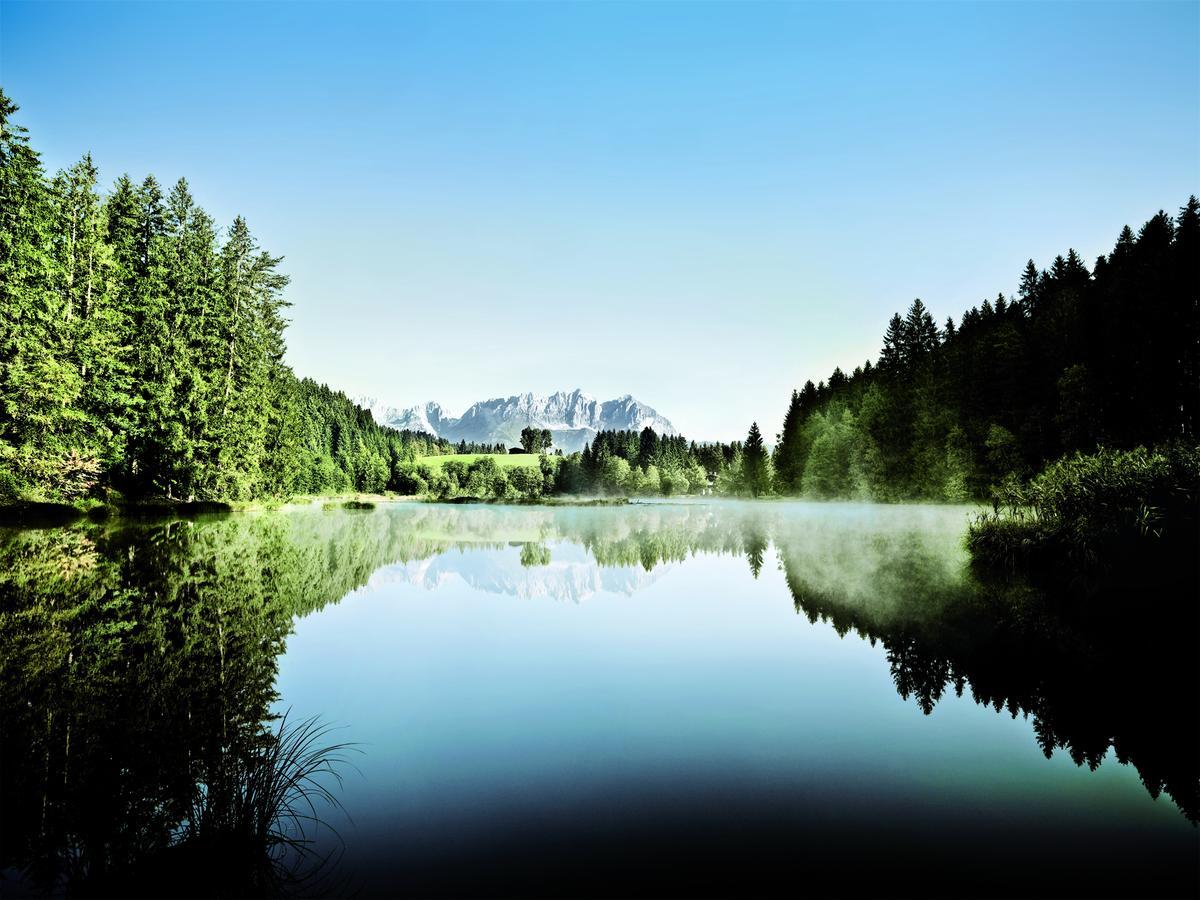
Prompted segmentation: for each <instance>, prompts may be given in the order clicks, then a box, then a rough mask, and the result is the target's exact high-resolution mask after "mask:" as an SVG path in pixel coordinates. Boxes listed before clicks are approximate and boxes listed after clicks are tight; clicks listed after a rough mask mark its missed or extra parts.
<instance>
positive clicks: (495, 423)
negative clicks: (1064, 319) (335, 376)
mask: <svg viewBox="0 0 1200 900" xmlns="http://www.w3.org/2000/svg"><path fill="white" fill-rule="evenodd" d="M357 402H358V404H359V406H362V407H365V408H366V409H369V410H371V414H372V415H373V416H374V417H375V421H376V422H379V423H380V424H382V425H387V426H390V427H391V428H396V429H401V430H403V429H408V430H410V431H424V432H426V433H428V434H432V435H435V436H437V437H440V438H445V439H446V440H450V441H455V442H457V441H474V442H477V443H487V444H495V443H505V444H508V445H509V446H516V445H518V444H520V442H521V429H522V428H525V427H526V426H533V427H535V428H546V429H549V431H550V434H551V436H552V438H553V440H554V447H555V449H559V450H562V451H563V452H564V453H572V452H574V451H576V450H582V449H583V447H584V445H585V444H587V443H588V442H589V441H591V439H592V438H593V437H594V436H595V434H596V432H597V431H608V430H613V429H619V430H630V431H641V430H642V429H643V428H645V427H646V426H647V425H649V426H650V427H651V428H653V429H654V430H655V431H657V432H658V433H659V434H676V433H677V432H676V430H675V426H674V425H672V424H671V422H670V420H669V419H667V418H666V417H665V416H662V415H660V414H659V413H658V411H657V410H655V409H653V408H652V407H649V406H646V405H645V404H644V403H640V402H639V401H637V400H635V399H634V398H633V397H632V396H630V395H629V394H626V395H625V396H623V397H618V398H616V399H615V400H603V401H601V400H597V399H596V398H595V397H593V396H591V395H590V394H585V393H584V392H583V391H581V390H579V389H576V390H573V391H570V392H567V391H558V392H557V393H554V394H551V395H550V396H549V397H536V396H534V395H533V394H531V393H526V394H516V395H514V396H512V397H496V398H494V399H491V400H481V401H479V402H478V403H473V404H471V406H470V407H469V408H468V409H467V411H466V412H464V413H463V414H462V415H461V416H458V417H457V418H456V417H454V416H451V415H450V414H449V413H447V412H446V410H445V409H443V408H442V406H441V405H440V404H438V403H432V402H431V403H424V404H421V405H418V406H410V407H408V408H406V409H400V408H396V407H393V406H387V405H385V404H382V403H380V402H379V401H377V400H374V399H373V398H369V397H364V398H361V399H359V400H358V401H357Z"/></svg>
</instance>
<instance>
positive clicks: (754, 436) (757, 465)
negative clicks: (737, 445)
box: [742, 422, 771, 497]
mask: <svg viewBox="0 0 1200 900" xmlns="http://www.w3.org/2000/svg"><path fill="white" fill-rule="evenodd" d="M742 481H743V484H744V486H745V490H746V491H747V492H748V493H749V494H750V496H752V497H758V496H761V495H763V494H767V493H770V491H771V469H770V462H769V460H768V458H767V451H766V449H765V448H764V447H763V439H762V433H761V432H760V431H759V430H758V423H757V422H752V423H751V425H750V432H749V433H748V434H747V435H746V443H745V444H744V445H743V447H742Z"/></svg>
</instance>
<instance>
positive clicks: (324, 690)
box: [0, 503, 1200, 896]
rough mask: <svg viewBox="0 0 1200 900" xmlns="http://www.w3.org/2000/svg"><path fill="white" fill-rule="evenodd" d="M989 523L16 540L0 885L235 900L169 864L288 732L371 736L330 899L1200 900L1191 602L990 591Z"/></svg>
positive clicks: (243, 530) (212, 859)
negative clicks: (258, 754)
mask: <svg viewBox="0 0 1200 900" xmlns="http://www.w3.org/2000/svg"><path fill="white" fill-rule="evenodd" d="M968 515H969V511H968V510H966V509H963V508H954V507H895V506H891V507H874V506H862V505H845V506H841V505H813V504H799V503H797V504H759V505H754V506H750V505H737V504H724V503H710V504H703V503H681V504H653V505H637V506H631V507H617V508H545V507H521V508H514V507H452V506H438V505H425V504H397V505H393V506H387V507H380V508H378V509H376V510H374V511H354V512H351V511H343V510H325V511H323V510H320V509H311V510H302V511H296V512H287V513H272V514H261V515H253V514H244V515H235V516H229V517H225V518H217V519H210V520H204V521H196V522H171V523H161V524H145V525H138V526H120V527H117V526H111V525H110V526H81V527H77V528H64V529H45V530H23V531H14V530H10V531H4V530H0V637H2V638H3V646H2V647H0V714H2V715H3V719H2V722H3V731H2V733H0V869H3V872H4V880H3V881H0V892H4V893H7V894H13V895H18V894H28V893H31V892H36V891H37V890H41V889H50V890H52V891H53V892H56V893H74V894H81V895H85V894H90V893H111V894H123V893H127V892H129V890H136V889H142V890H144V891H145V892H146V893H148V894H154V893H159V892H161V891H162V890H172V891H174V890H178V891H180V892H182V893H186V892H187V891H188V890H189V889H190V890H193V891H195V892H200V893H203V892H206V891H207V890H211V889H212V887H211V886H212V885H214V884H215V885H217V887H218V889H220V890H227V891H229V892H231V893H236V892H237V891H238V889H239V882H238V875H237V871H238V870H237V868H236V866H233V865H227V864H226V863H225V862H223V860H226V857H225V856H223V855H222V854H221V853H212V854H209V855H208V856H204V855H202V854H201V855H199V856H195V857H194V856H188V857H186V861H185V862H183V863H180V864H178V865H175V864H174V863H171V864H168V865H163V864H161V863H162V860H164V859H166V860H168V861H178V860H180V859H184V857H180V856H178V855H175V856H172V855H171V853H172V851H169V850H165V849H164V848H167V847H169V846H170V845H171V844H172V843H173V842H177V841H178V840H179V835H180V834H181V829H180V823H181V822H182V821H184V820H186V819H187V817H188V816H189V815H191V814H192V813H191V811H192V810H194V809H195V808H196V802H197V800H196V798H197V797H198V796H207V797H210V798H211V797H212V796H214V794H215V789H214V788H213V787H211V785H215V784H219V783H221V777H220V775H221V773H223V772H228V771H231V770H232V769H233V768H234V767H235V766H234V763H236V761H237V760H238V759H239V758H242V757H244V756H246V755H247V754H251V753H253V752H254V748H255V747H256V746H258V745H259V743H261V739H262V732H261V723H262V722H264V721H266V720H268V717H269V716H270V714H271V713H272V711H274V712H276V713H278V712H281V711H283V710H286V709H290V710H291V713H290V716H289V718H290V719H292V720H295V719H298V718H304V717H308V716H320V717H321V719H322V720H323V721H325V722H327V723H330V724H332V725H336V726H340V727H339V729H338V730H337V731H336V732H334V735H333V736H334V739H336V740H341V741H349V742H353V743H354V744H355V745H356V748H355V752H352V753H351V754H350V758H351V759H350V761H351V763H352V764H353V768H351V767H343V768H342V772H343V774H344V776H345V777H344V781H343V783H342V785H341V786H340V788H339V787H337V786H336V784H333V783H332V782H331V784H333V787H334V788H335V790H336V793H337V796H338V797H339V799H340V801H341V803H342V805H343V807H344V809H342V810H337V809H332V808H327V807H320V808H319V809H318V812H319V814H320V817H321V818H322V819H323V820H324V822H325V825H324V826H322V827H318V828H316V829H315V830H314V829H310V830H309V834H310V836H313V837H314V838H315V841H316V843H315V849H316V851H317V852H318V854H319V855H320V856H322V857H325V856H328V858H329V864H328V865H327V866H326V867H325V869H324V870H323V872H322V873H321V878H320V879H317V880H313V881H309V882H307V883H305V884H303V885H300V887H301V888H302V889H304V890H305V891H307V892H309V893H312V892H316V893H338V894H341V893H348V892H357V893H359V894H361V895H368V896H369V895H378V894H404V893H408V894H419V895H431V894H432V895H473V896H474V895H488V896H494V895H501V894H519V895H529V894H541V895H553V896H563V895H592V896H601V895H603V896H610V895H614V894H615V895H647V894H674V895H688V896H694V895H698V894H707V895H732V894H736V895H746V894H782V895H789V896H792V895H804V894H830V893H832V894H839V895H861V894H871V895H878V894H885V895H916V896H924V895H929V894H942V895H955V896H961V895H977V896H1011V895H1014V894H1016V895H1038V896H1044V895H1050V896H1061V895H1076V896H1100V895H1107V896H1129V895H1139V896H1151V895H1165V896H1188V895H1194V894H1195V893H1196V892H1197V885H1198V879H1200V838H1198V832H1197V827H1196V825H1195V821H1196V818H1197V815H1198V812H1200V799H1198V794H1200V737H1198V733H1200V722H1198V721H1197V717H1198V715H1200V713H1198V709H1200V688H1198V678H1197V642H1198V638H1197V634H1196V628H1195V623H1196V620H1195V614H1194V610H1195V605H1196V602H1195V601H1196V598H1194V597H1190V598H1189V597H1173V596H1169V595H1164V594H1163V593H1162V592H1157V593H1154V594H1149V593H1148V594H1147V595H1146V596H1138V597H1129V598H1128V602H1127V603H1125V604H1123V605H1122V607H1121V608H1120V609H1119V610H1115V611H1113V610H1110V611H1107V612H1105V611H1102V610H1092V611H1089V612H1088V613H1087V614H1081V612H1080V611H1079V610H1078V609H1074V608H1066V607H1065V605H1064V603H1063V602H1062V601H1061V598H1038V597H1036V596H1033V595H1031V594H1030V592H1028V591H1027V590H1024V589H1019V588H1016V587H1013V586H1005V587H997V586H983V585H980V584H978V583H977V582H976V581H975V580H974V579H973V578H972V577H971V576H970V575H969V574H968V572H967V570H966V559H965V555H964V552H963V550H962V548H961V538H962V534H963V531H964V529H965V526H966V523H967V519H968ZM1181 608H1189V609H1190V610H1191V611H1192V612H1191V613H1189V614H1182V613H1181V612H1180V609H1181ZM272 727H275V726H274V725H273V726H272ZM211 805H212V803H210V806H211ZM334 829H336V831H337V834H336V835H335V833H334ZM201 885H203V886H204V887H203V888H202V887H200V886H201Z"/></svg>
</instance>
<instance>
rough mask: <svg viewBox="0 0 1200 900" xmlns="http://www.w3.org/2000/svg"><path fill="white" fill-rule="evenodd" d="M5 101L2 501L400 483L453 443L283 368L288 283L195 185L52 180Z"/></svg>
mask: <svg viewBox="0 0 1200 900" xmlns="http://www.w3.org/2000/svg"><path fill="white" fill-rule="evenodd" d="M16 110H17V107H16V106H15V105H14V104H13V103H12V101H11V100H10V99H9V98H8V97H7V96H5V95H4V94H3V92H0V322H3V329H2V330H0V501H4V500H13V499H19V498H23V499H35V500H78V499H81V498H84V497H89V496H93V497H102V498H108V499H120V498H125V499H132V500H141V499H148V498H158V499H167V500H194V499H236V500H245V499H253V498H258V497H270V496H287V495H289V494H293V493H297V492H322V491H330V490H344V489H356V490H366V491H375V490H382V489H384V488H387V487H389V486H392V485H393V484H394V483H395V481H396V479H397V477H398V473H399V471H400V469H401V467H402V464H403V463H404V462H406V461H411V460H412V459H414V458H416V457H417V456H420V455H423V454H428V453H447V452H452V446H451V445H449V444H447V443H445V442H441V441H436V440H435V439H432V438H430V437H428V436H426V435H421V434H416V433H412V432H395V431H392V430H390V429H385V428H382V427H380V426H378V425H376V424H375V423H374V421H373V420H372V419H371V415H370V413H369V412H367V411H365V410H361V409H359V408H357V407H356V406H355V405H354V404H353V403H351V402H350V401H349V400H348V399H347V398H346V396H345V395H344V394H341V393H339V392H335V391H331V390H330V389H329V388H326V387H322V386H318V385H316V384H315V383H313V382H312V381H308V380H304V381H300V380H298V379H297V378H296V377H295V376H294V375H293V374H292V372H291V370H290V369H289V368H288V367H287V366H286V365H284V363H283V355H284V349H285V347H284V338H283V333H284V329H285V327H286V324H287V320H286V319H285V317H284V313H285V310H286V307H287V305H288V304H287V302H286V301H285V300H284V298H283V289H284V288H285V286H286V285H287V283H288V279H287V277H286V276H285V275H283V274H281V273H280V271H279V269H278V267H279V263H280V261H281V258H280V257H277V256H273V255H271V254H270V253H268V252H267V251H265V250H264V249H262V248H261V247H260V246H259V245H258V243H257V242H256V241H255V239H254V237H253V235H252V234H251V233H250V229H249V228H248V227H247V225H246V222H245V221H244V220H243V219H241V218H238V219H235V220H234V222H233V224H232V226H231V227H230V228H229V229H227V230H226V231H225V232H224V233H223V234H220V233H219V232H218V229H217V226H216V223H215V222H214V221H213V219H212V217H211V216H209V215H208V214H207V213H205V212H204V210H203V209H201V208H200V207H199V206H198V205H197V204H196V203H195V201H194V200H193V198H192V196H191V193H190V192H189V190H188V186H187V183H186V182H185V181H184V180H183V179H180V180H179V181H178V182H177V183H176V184H175V186H174V187H173V188H171V189H170V190H169V191H167V192H166V193H164V191H163V189H162V188H161V187H160V185H159V183H158V181H157V180H156V179H155V178H154V177H153V176H149V177H147V178H146V179H144V180H143V181H142V182H141V183H140V184H139V183H134V181H132V180H131V179H130V178H129V177H128V176H122V177H121V178H119V179H118V180H117V182H116V185H115V187H114V189H113V190H112V192H111V193H109V194H108V195H106V196H101V194H100V193H99V192H98V190H97V183H98V178H99V173H98V172H97V169H96V166H95V165H94V164H93V162H92V160H91V157H90V156H84V158H83V159H82V160H81V161H80V162H79V163H77V164H76V165H74V166H72V167H71V168H70V169H68V170H66V171H62V172H59V173H57V174H56V175H54V176H53V177H48V176H47V175H46V173H45V172H44V170H43V168H42V164H41V161H40V159H39V157H38V154H37V153H36V152H35V151H34V150H33V149H32V148H31V147H30V145H29V141H28V137H27V135H26V132H25V129H23V128H21V127H20V126H18V125H16V124H15V123H14V122H13V121H12V116H13V114H14V113H15V112H16Z"/></svg>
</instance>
